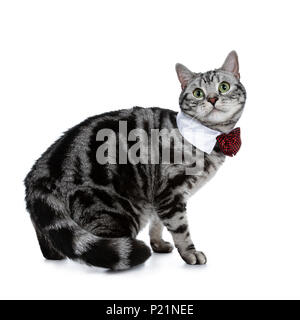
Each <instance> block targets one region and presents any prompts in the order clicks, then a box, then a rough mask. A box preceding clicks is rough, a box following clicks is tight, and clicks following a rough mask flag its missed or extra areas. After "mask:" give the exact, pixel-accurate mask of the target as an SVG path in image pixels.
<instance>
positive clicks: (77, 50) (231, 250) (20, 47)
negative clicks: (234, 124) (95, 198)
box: [0, 0, 300, 299]
mask: <svg viewBox="0 0 300 320" xmlns="http://www.w3.org/2000/svg"><path fill="white" fill-rule="evenodd" d="M299 9H300V8H299V1H274V0H273V1H257V2H255V1H248V2H245V1H230V0H226V1H224V0H223V1H188V0H186V1H175V0H172V1H155V0H152V1H129V0H127V1H113V0H110V1H74V0H72V1H63V0H59V1H54V0H52V1H40V0H39V1H13V0H10V1H1V3H0V111H1V113H0V118H1V123H0V134H1V136H0V137H1V157H0V161H1V166H0V168H1V175H0V184H1V190H0V191H1V193H0V194H1V202H0V203H1V205H0V209H1V213H0V214H1V231H0V250H1V263H0V298H27V299H33V298H35V299H36V298H38V299H44V298H50V299H52V298H53V299H62V298H64V299H70V298H75V299H76V298H80V299H146V298H149V299H223V298H226V299H234V298H235V299H246V298H250V299H275V298H276V299H277V298H292V299H294V298H298V299H299V298H300V248H299V247H300V246H299V245H300V232H299V228H300V217H299V178H300V177H299V155H300V152H299V140H297V138H298V137H299V129H298V128H299V115H300V111H299V109H300V105H299V88H300V75H299V72H300V70H299V60H300V50H299V27H300V23H299ZM232 49H235V50H236V51H237V52H238V54H239V57H240V72H241V80H242V82H243V83H244V85H245V87H246V89H247V91H248V100H247V104H246V110H245V112H244V114H243V117H242V119H241V121H240V123H239V125H240V126H241V130H242V139H243V146H242V149H241V151H240V152H239V154H238V155H237V157H236V158H234V159H228V160H227V161H226V163H225V164H224V166H223V167H222V168H221V169H220V170H219V172H218V173H217V175H216V177H215V178H214V179H213V180H212V181H211V182H210V183H209V184H207V185H206V186H205V187H204V188H203V189H202V190H200V191H199V192H198V193H197V194H196V195H195V196H194V197H193V198H192V199H191V201H190V203H189V205H188V211H189V222H190V227H191V234H192V238H193V240H194V242H195V244H196V246H197V248H198V249H200V250H203V251H204V252H205V253H206V254H207V257H208V264H207V265H206V266H188V265H185V264H184V262H183V261H182V260H181V258H180V257H179V255H178V254H177V252H175V251H174V252H173V253H172V254H170V255H158V254H154V255H153V256H152V257H151V259H149V260H148V261H147V262H146V264H145V265H142V266H140V267H137V268H135V269H132V270H130V271H127V272H122V273H112V272H107V271H106V270H104V269H97V268H90V267H86V266H84V265H80V264H77V263H74V262H71V261H62V262H49V261H45V260H44V259H43V257H42V255H41V253H40V251H39V247H38V242H37V240H36V238H35V234H34V230H33V227H32V225H31V222H30V219H29V215H28V213H27V212H26V210H25V203H24V186H23V179H24V177H25V175H26V174H27V172H28V171H29V169H30V168H31V166H32V164H33V162H34V160H36V159H37V158H38V157H39V156H40V154H41V153H42V152H43V151H44V150H45V149H46V148H47V147H48V146H49V145H50V144H51V143H52V142H53V141H54V140H55V139H56V138H57V137H58V136H59V135H60V134H61V133H62V132H63V131H65V130H66V129H68V128H69V127H71V126H73V125H75V124H77V123H79V122H80V121H82V120H83V119H85V118H86V117H88V116H91V115H94V114H99V113H102V112H104V111H109V110H116V109H119V108H129V107H131V106H133V105H139V106H144V107H151V106H160V107H166V108H170V109H174V110H177V109H178V96H179V93H180V85H179V83H178V80H177V77H176V74H175V69H174V65H175V63H176V62H181V63H183V64H186V65H187V66H188V67H189V68H190V69H192V70H193V71H198V72H199V71H206V70H209V69H212V68H216V67H219V66H221V64H222V62H223V60H224V59H225V57H226V55H227V53H228V52H229V51H230V50H232ZM166 237H167V238H169V235H166ZM140 238H141V239H144V240H145V241H146V242H147V243H149V240H148V236H147V230H144V231H143V232H142V234H141V235H140Z"/></svg>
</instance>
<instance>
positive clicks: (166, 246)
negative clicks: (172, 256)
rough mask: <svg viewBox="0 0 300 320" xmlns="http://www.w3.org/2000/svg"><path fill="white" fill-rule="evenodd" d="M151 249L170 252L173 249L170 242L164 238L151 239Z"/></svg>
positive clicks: (157, 251)
mask: <svg viewBox="0 0 300 320" xmlns="http://www.w3.org/2000/svg"><path fill="white" fill-rule="evenodd" d="M150 244H151V247H152V250H153V251H154V252H156V253H170V252H172V250H173V246H172V244H171V243H170V242H167V241H164V240H162V239H161V240H151V242H150Z"/></svg>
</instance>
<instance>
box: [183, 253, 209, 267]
mask: <svg viewBox="0 0 300 320" xmlns="http://www.w3.org/2000/svg"><path fill="white" fill-rule="evenodd" d="M181 257H182V259H183V260H184V261H185V262H186V263H187V264H206V262H207V259H206V256H205V254H204V253H203V252H201V251H194V252H185V253H182V254H181Z"/></svg>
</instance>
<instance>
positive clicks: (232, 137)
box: [217, 128, 242, 157]
mask: <svg viewBox="0 0 300 320" xmlns="http://www.w3.org/2000/svg"><path fill="white" fill-rule="evenodd" d="M240 134H241V130H240V128H235V129H233V130H232V131H230V132H229V133H223V134H221V135H219V136H217V141H218V143H219V147H220V149H221V151H222V152H223V153H224V154H225V155H226V156H229V157H232V156H234V155H236V154H237V152H238V151H239V150H240V147H241V144H242V141H241V136H240Z"/></svg>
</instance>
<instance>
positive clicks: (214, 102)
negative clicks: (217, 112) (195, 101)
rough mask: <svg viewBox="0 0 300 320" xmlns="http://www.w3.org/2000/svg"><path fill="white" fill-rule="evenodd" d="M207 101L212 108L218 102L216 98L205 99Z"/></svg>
mask: <svg viewBox="0 0 300 320" xmlns="http://www.w3.org/2000/svg"><path fill="white" fill-rule="evenodd" d="M207 101H209V102H210V103H211V104H212V105H213V106H214V105H215V104H216V102H217V101H218V98H217V97H211V98H207Z"/></svg>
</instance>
